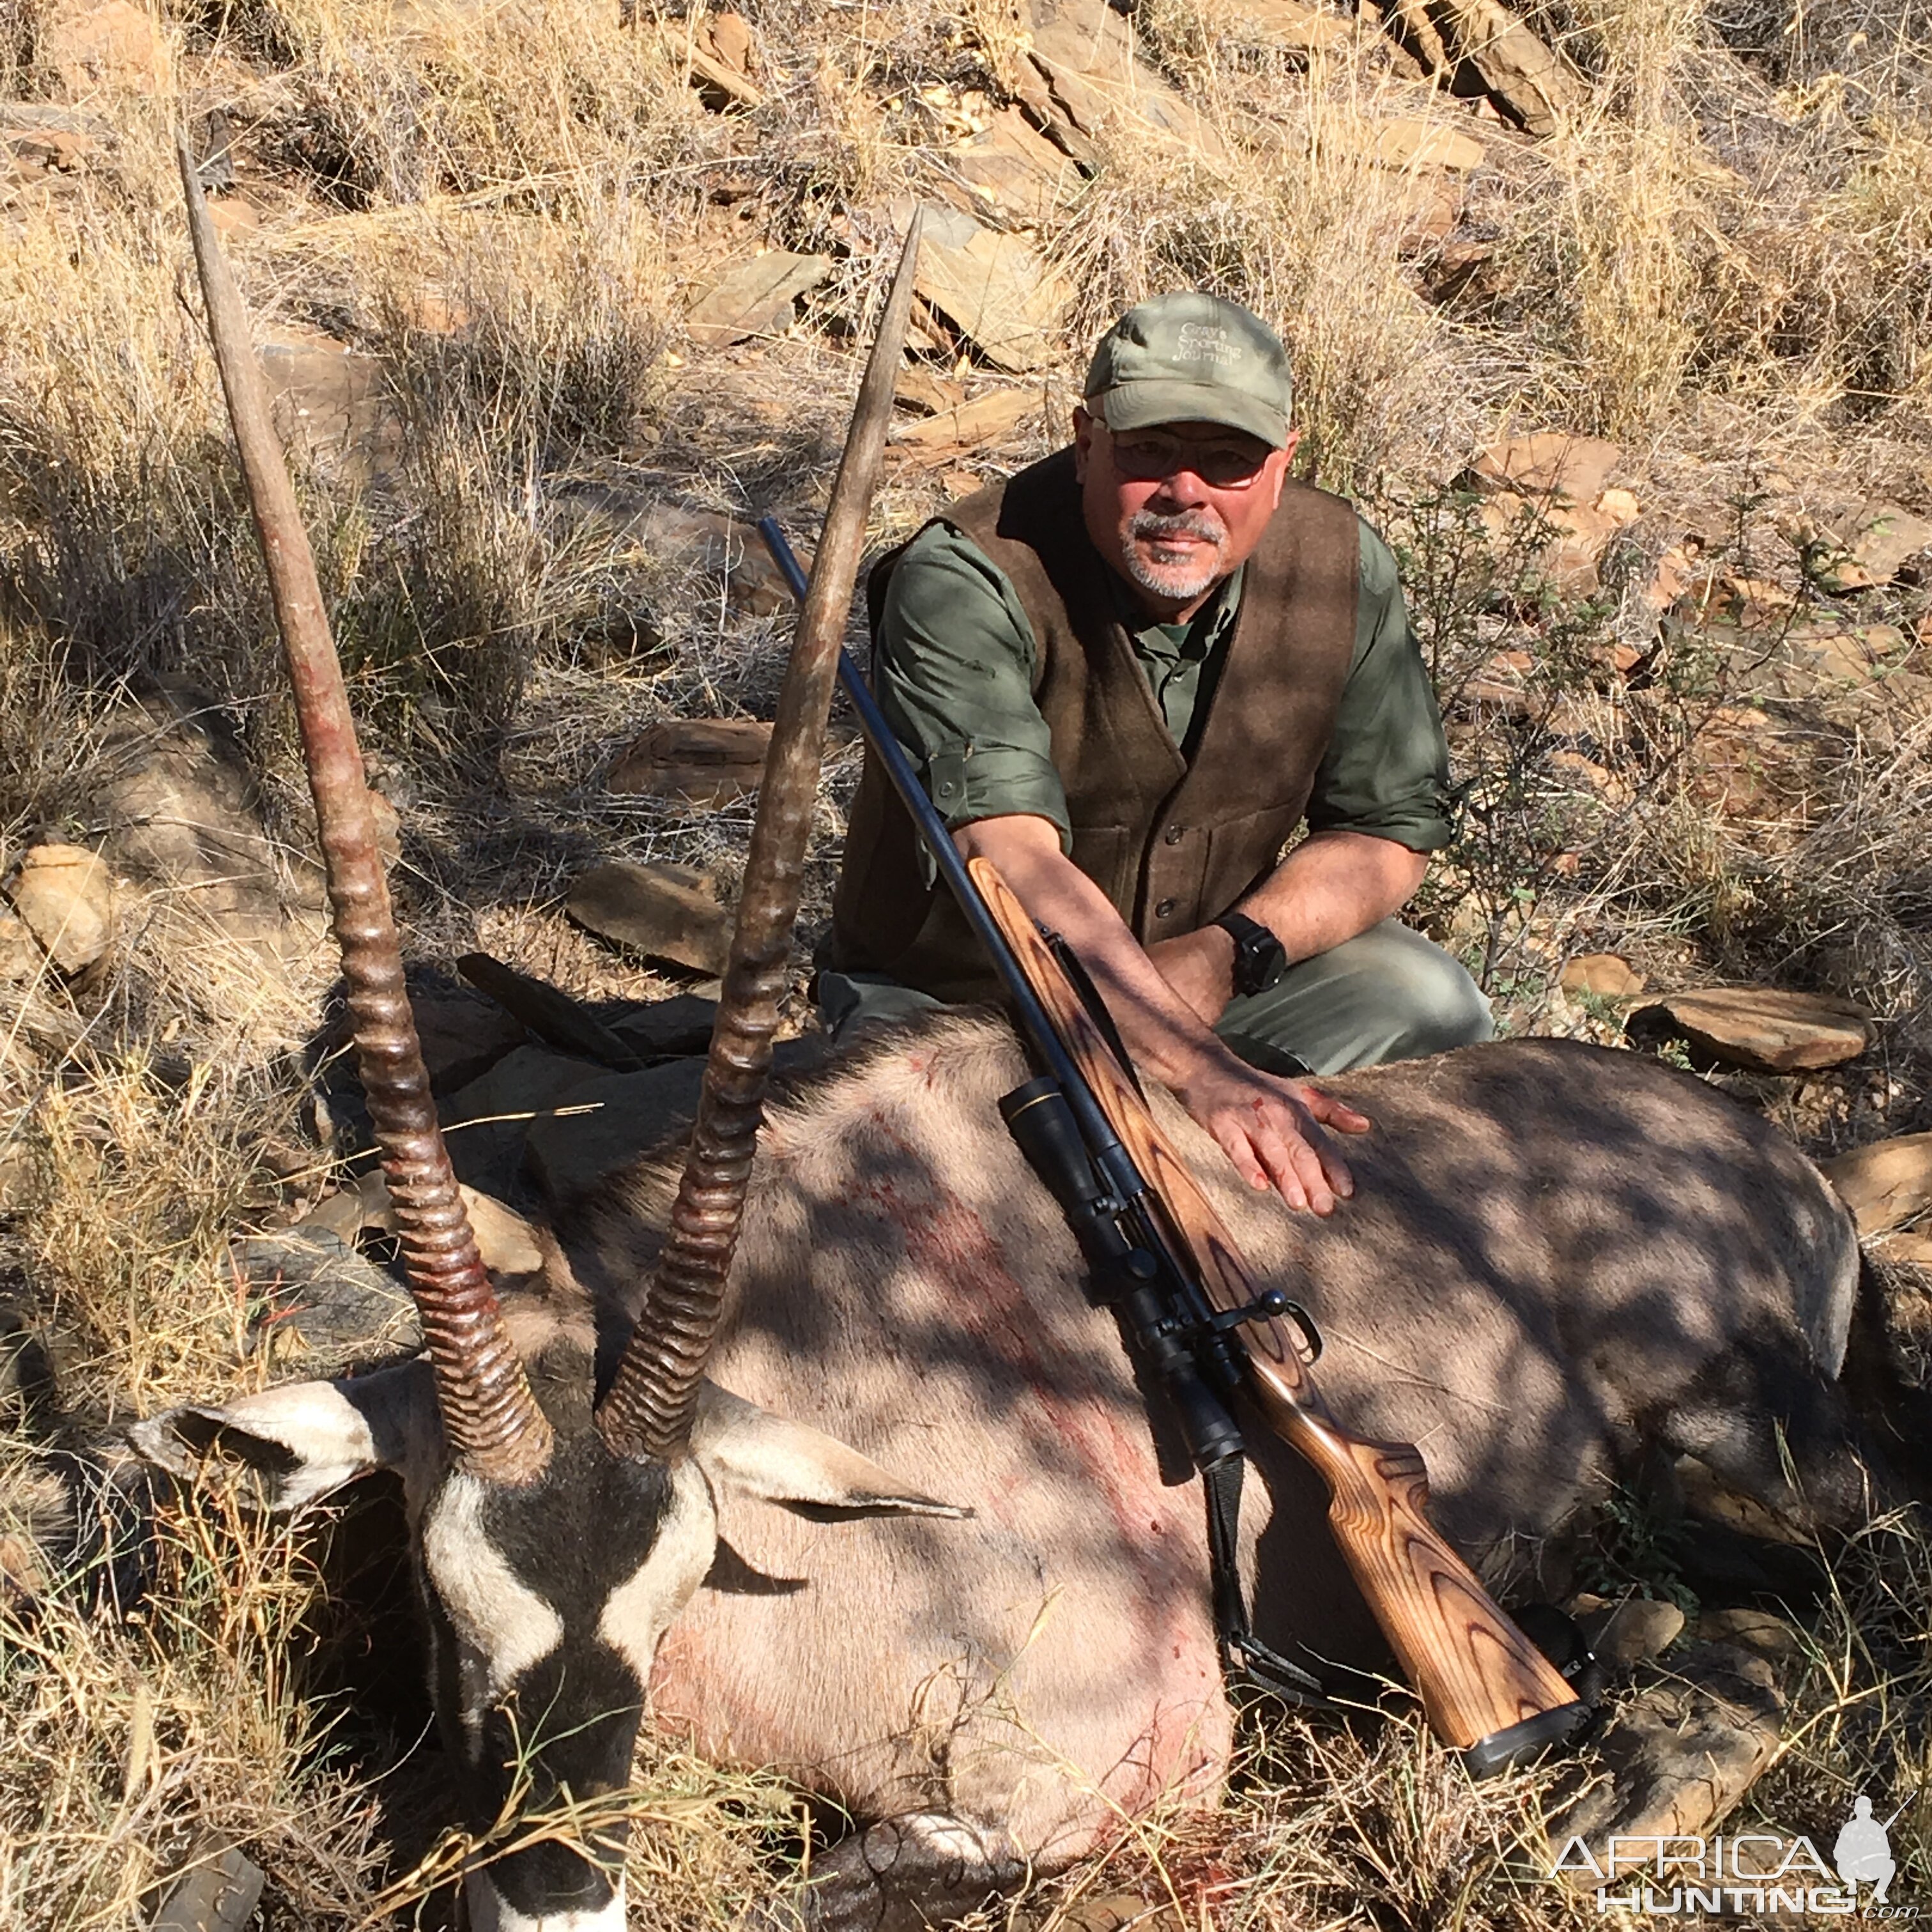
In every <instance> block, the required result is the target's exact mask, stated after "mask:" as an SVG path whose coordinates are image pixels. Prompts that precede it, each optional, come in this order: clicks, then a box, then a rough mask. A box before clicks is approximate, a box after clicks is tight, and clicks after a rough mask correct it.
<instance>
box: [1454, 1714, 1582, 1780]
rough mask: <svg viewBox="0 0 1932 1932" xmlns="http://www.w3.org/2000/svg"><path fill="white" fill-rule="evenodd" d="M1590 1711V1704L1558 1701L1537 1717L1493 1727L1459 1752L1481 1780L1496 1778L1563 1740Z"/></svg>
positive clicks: (1469, 1769)
mask: <svg viewBox="0 0 1932 1932" xmlns="http://www.w3.org/2000/svg"><path fill="white" fill-rule="evenodd" d="M1589 1715H1590V1707H1589V1705H1587V1704H1585V1703H1569V1704H1559V1705H1557V1706H1556V1707H1555V1708H1554V1709H1552V1710H1548V1711H1539V1712H1537V1714H1536V1715H1535V1717H1533V1718H1524V1719H1523V1722H1522V1723H1521V1724H1510V1725H1508V1726H1506V1727H1505V1728H1504V1729H1503V1730H1500V1731H1492V1732H1491V1733H1490V1735H1489V1736H1487V1737H1486V1738H1478V1739H1477V1740H1476V1742H1475V1743H1474V1744H1472V1745H1465V1746H1464V1747H1463V1749H1462V1750H1461V1751H1459V1752H1458V1753H1457V1756H1458V1757H1460V1758H1461V1760H1463V1769H1464V1770H1465V1771H1466V1772H1468V1773H1469V1775H1470V1776H1471V1777H1472V1778H1475V1779H1477V1780H1478V1781H1481V1779H1484V1778H1494V1777H1496V1775H1498V1774H1499V1772H1505V1771H1508V1770H1509V1769H1511V1767H1512V1766H1515V1765H1519V1764H1522V1763H1525V1762H1526V1761H1527V1760H1529V1759H1531V1758H1533V1757H1536V1756H1537V1755H1538V1754H1539V1753H1541V1752H1542V1751H1547V1749H1548V1748H1550V1745H1553V1744H1557V1743H1559V1742H1562V1739H1565V1738H1567V1737H1568V1736H1569V1735H1570V1733H1571V1732H1572V1731H1574V1730H1576V1729H1577V1727H1578V1726H1579V1725H1580V1724H1582V1723H1583V1721H1584V1720H1585V1719H1586V1718H1588V1717H1589Z"/></svg>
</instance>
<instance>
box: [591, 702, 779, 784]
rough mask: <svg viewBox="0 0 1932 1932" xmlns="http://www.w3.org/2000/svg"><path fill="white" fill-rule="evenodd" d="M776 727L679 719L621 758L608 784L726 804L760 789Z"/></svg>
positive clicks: (748, 721) (636, 742)
mask: <svg viewBox="0 0 1932 1932" xmlns="http://www.w3.org/2000/svg"><path fill="white" fill-rule="evenodd" d="M771 742H772V727H771V726H770V725H769V724H766V723H765V722H764V721H762V720H760V719H757V718H668V719H667V720H666V721H664V723H662V724H653V725H652V727H650V729H649V730H648V731H646V732H645V733H643V736H640V737H639V738H637V739H635V740H634V741H633V742H631V744H630V745H628V746H627V747H626V748H625V750H623V751H621V752H620V753H619V754H618V757H617V761H616V763H615V764H613V766H611V767H610V776H609V777H608V778H606V779H605V780H604V784H605V785H606V786H607V788H608V789H609V790H612V791H614V792H621V793H625V794H627V795H630V796H638V797H643V798H674V799H683V800H684V801H685V802H686V803H687V804H690V805H725V804H729V803H730V802H733V800H735V799H742V798H745V797H748V796H749V795H750V794H751V793H753V792H754V791H756V790H757V788H758V781H759V779H760V778H761V777H762V776H763V773H764V769H765V754H766V751H769V749H770V748H771Z"/></svg>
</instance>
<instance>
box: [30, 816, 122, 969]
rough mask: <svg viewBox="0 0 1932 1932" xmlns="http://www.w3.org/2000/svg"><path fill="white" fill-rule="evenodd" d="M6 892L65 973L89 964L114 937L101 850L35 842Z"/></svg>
mask: <svg viewBox="0 0 1932 1932" xmlns="http://www.w3.org/2000/svg"><path fill="white" fill-rule="evenodd" d="M7 897H8V898H10V899H11V900H12V901H13V910H15V911H16V912H17V913H19V914H20V919H21V922H22V923H23V924H24V925H25V926H26V927H27V929H28V931H29V932H31V933H32V934H33V935H34V938H35V939H36V940H37V941H39V942H40V947H41V949H42V950H43V951H44V952H45V953H46V956H47V957H48V958H49V959H51V960H52V962H54V964H55V965H56V966H58V968H60V970H61V971H62V972H63V973H79V972H80V971H83V970H84V969H85V968H87V967H89V966H92V965H93V964H94V962H95V961H96V960H97V959H99V958H100V957H101V955H102V954H103V953H105V952H106V951H107V947H108V944H109V941H110V940H111V939H112V938H113V934H114V882H113V878H112V877H111V876H110V874H109V872H108V870H107V865H106V863H105V862H104V860H103V859H101V855H100V854H99V853H98V852H90V851H89V850H87V849H86V847H84V846H80V845H36V846H34V847H32V848H31V850H29V851H28V853H27V854H26V856H25V857H24V858H23V859H21V861H20V870H19V871H17V873H15V874H14V875H13V879H12V880H11V882H10V883H9V884H8V886H7Z"/></svg>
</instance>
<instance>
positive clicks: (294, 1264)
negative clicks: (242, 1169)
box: [228, 1225, 422, 1376]
mask: <svg viewBox="0 0 1932 1932" xmlns="http://www.w3.org/2000/svg"><path fill="white" fill-rule="evenodd" d="M228 1253H229V1260H230V1262H231V1263H232V1265H233V1267H234V1268H235V1270H236V1273H237V1274H239V1276H240V1277H241V1278H242V1280H243V1281H245V1283H247V1284H248V1288H249V1289H250V1291H251V1294H252V1295H254V1296H255V1297H257V1298H259V1299H260V1313H258V1314H257V1315H256V1316H255V1317H254V1320H253V1321H252V1322H251V1324H250V1326H249V1331H248V1346H249V1348H250V1349H251V1351H252V1352H255V1353H257V1354H260V1355H266V1357H267V1358H268V1359H269V1361H271V1362H272V1363H273V1364H275V1366H276V1367H277V1368H278V1370H279V1369H281V1368H284V1367H299V1368H300V1369H301V1370H302V1372H303V1373H305V1374H309V1375H323V1376H335V1375H341V1374H343V1373H345V1372H347V1370H350V1369H353V1368H357V1367H362V1366H364V1365H365V1364H369V1363H372V1362H379V1361H395V1360H397V1359H398V1358H400V1357H402V1356H404V1355H413V1354H414V1353H415V1352H416V1350H417V1349H419V1348H420V1347H421V1346H422V1322H421V1320H420V1319H419V1317H418V1316H417V1314H416V1304H415V1303H414V1302H413V1301H411V1300H410V1295H409V1291H408V1289H406V1288H405V1287H404V1286H403V1284H402V1283H401V1282H399V1281H398V1280H395V1277H393V1276H392V1275H390V1274H388V1273H387V1272H386V1271H384V1270H383V1269H382V1268H378V1267H377V1265H376V1264H375V1263H374V1262H372V1261H371V1260H370V1259H368V1256H365V1255H363V1254H362V1253H359V1252H358V1250H356V1247H354V1245H353V1242H352V1241H347V1240H344V1238H343V1237H342V1236H341V1235H339V1234H337V1233H335V1232H333V1231H332V1230H331V1229H329V1228H328V1227H326V1226H321V1225H309V1226H304V1227H301V1228H291V1229H287V1231H286V1232H284V1233H281V1234H279V1235H248V1236H246V1237H245V1238H242V1239H241V1240H239V1241H231V1242H230V1243H229V1248H228Z"/></svg>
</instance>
